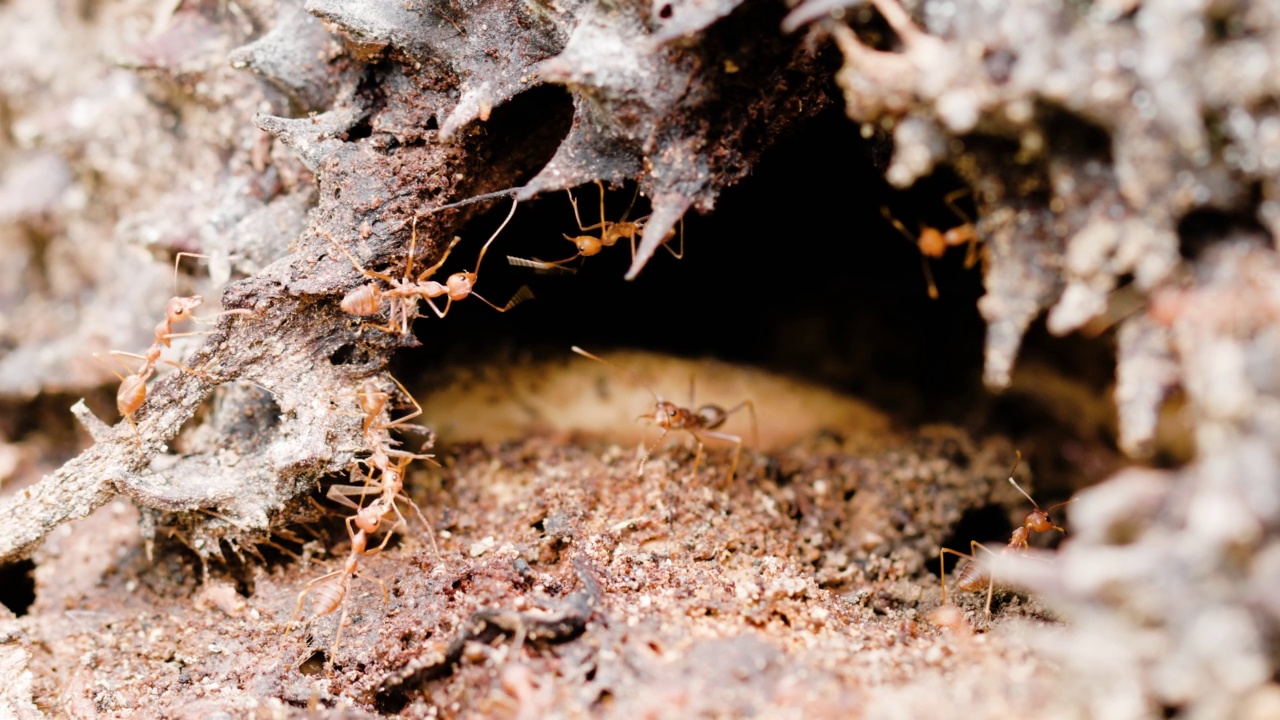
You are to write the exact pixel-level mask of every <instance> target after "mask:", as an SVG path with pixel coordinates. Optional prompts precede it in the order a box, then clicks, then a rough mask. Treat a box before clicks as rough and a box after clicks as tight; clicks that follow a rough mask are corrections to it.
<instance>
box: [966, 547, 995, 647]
mask: <svg viewBox="0 0 1280 720" xmlns="http://www.w3.org/2000/svg"><path fill="white" fill-rule="evenodd" d="M978 548H982V549H983V550H985V551H986V552H987V553H988V554H989V555H991V556H993V557H994V556H995V554H996V553H995V551H994V550H992V549H991V548H989V547H987V546H986V545H983V544H982V543H980V542H978V541H977V540H971V541H969V552H971V553H973V554H974V556H975V557H974V561H975V562H977V554H978ZM995 591H996V574H995V573H994V572H992V573H990V574H988V575H987V606H986V611H985V612H984V613H983V616H982V631H983V632H986V631H987V630H988V629H989V628H990V627H991V598H992V597H994V596H995Z"/></svg>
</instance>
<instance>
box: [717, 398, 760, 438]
mask: <svg viewBox="0 0 1280 720" xmlns="http://www.w3.org/2000/svg"><path fill="white" fill-rule="evenodd" d="M742 408H746V409H747V414H748V415H750V416H751V445H752V446H753V447H759V446H760V427H759V425H758V424H757V423H756V404H755V403H753V402H751V401H750V400H743V401H742V402H740V403H738V404H737V405H734V406H733V407H731V408H729V409H728V410H726V411H725V413H724V414H725V417H728V416H729V415H732V414H734V413H736V412H738V411H739V410H741V409H742Z"/></svg>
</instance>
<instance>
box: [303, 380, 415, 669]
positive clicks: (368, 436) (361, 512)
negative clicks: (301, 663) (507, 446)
mask: <svg viewBox="0 0 1280 720" xmlns="http://www.w3.org/2000/svg"><path fill="white" fill-rule="evenodd" d="M391 380H392V382H394V383H395V384H396V387H397V388H399V389H400V391H401V392H402V393H403V394H404V396H405V397H407V398H409V401H410V402H411V403H413V406H414V410H413V411H412V412H410V413H409V414H407V415H404V416H402V417H399V418H396V419H394V420H387V421H383V420H382V416H383V414H384V412H385V411H386V409H387V406H388V405H389V404H390V402H391V399H392V396H391V394H390V393H387V392H384V391H382V390H381V389H379V388H378V386H377V384H376V383H375V382H374V381H373V380H366V381H365V383H364V385H363V387H362V388H361V389H360V391H359V392H357V393H356V394H355V397H356V401H357V404H358V405H359V406H360V410H361V412H360V413H359V415H360V416H361V417H362V418H363V421H362V424H361V435H362V437H363V440H364V443H365V447H364V448H363V449H364V450H368V451H369V453H370V454H369V456H368V457H367V458H365V459H364V460H361V461H357V462H355V463H353V466H352V468H351V479H352V481H353V483H352V484H349V485H333V486H331V487H330V488H329V490H328V492H327V493H326V495H325V497H327V498H328V499H329V500H332V501H334V502H337V503H340V504H342V505H345V506H347V507H349V508H352V509H354V510H355V514H354V515H352V516H350V517H348V518H347V519H346V525H347V534H348V536H349V537H350V538H351V551H350V553H348V555H347V559H346V561H345V562H344V564H343V567H342V569H340V570H335V571H333V572H330V573H327V574H325V575H322V576H320V577H318V578H316V579H314V580H311V581H310V582H308V583H307V584H306V585H305V586H304V587H303V589H302V592H300V593H299V594H298V600H297V603H296V604H295V606H294V610H293V613H292V614H291V615H290V617H289V621H288V623H287V624H286V628H287V627H290V626H292V625H293V623H294V621H295V620H297V618H298V616H299V615H300V614H301V613H302V609H303V607H304V603H305V601H306V597H307V595H308V594H310V593H314V594H315V596H316V597H315V600H314V602H313V609H314V611H313V613H312V615H311V617H310V618H309V620H314V619H316V618H320V617H323V616H325V615H328V614H329V613H332V612H333V611H334V610H336V609H337V608H338V607H339V606H341V607H342V616H341V617H340V618H339V619H338V628H337V632H336V633H335V636H334V641H333V647H332V649H331V651H330V657H333V656H334V655H335V654H336V653H337V650H338V646H339V644H340V642H341V640H342V629H343V626H344V625H345V624H346V620H347V614H348V611H347V603H346V597H347V592H348V590H349V589H350V585H351V580H352V579H353V578H357V577H359V578H364V579H366V580H371V581H374V582H377V583H378V584H379V585H380V586H382V592H383V599H384V602H385V600H386V595H387V593H386V586H385V584H383V583H382V581H381V580H379V579H378V578H374V577H369V576H366V575H363V574H362V573H360V571H359V564H360V558H362V557H364V556H366V555H372V554H374V553H377V552H381V551H382V550H384V549H385V548H386V546H387V543H389V542H390V541H391V536H392V535H393V534H394V532H395V530H396V529H397V528H399V527H400V526H402V525H407V524H408V521H407V520H406V519H405V517H404V514H403V513H401V512H400V508H399V506H397V505H396V502H397V501H399V502H402V503H406V504H408V505H409V506H410V507H412V508H413V510H414V512H415V513H416V514H417V516H418V519H419V520H421V521H422V524H423V525H425V526H426V528H427V536H428V538H429V539H430V541H431V547H432V548H433V549H434V550H435V552H436V555H437V556H438V555H439V553H440V551H439V549H438V548H436V542H435V535H434V533H433V532H432V530H431V523H430V522H428V521H427V519H426V517H425V516H424V515H423V513H422V510H421V509H420V508H419V507H418V505H417V503H415V502H414V501H413V499H412V498H410V497H409V496H408V495H407V494H405V492H404V478H405V468H406V467H407V466H408V465H409V463H411V462H413V461H414V460H417V459H426V460H430V461H431V462H435V460H434V458H433V456H431V455H426V454H419V453H412V452H408V451H404V450H398V449H394V448H393V446H394V445H396V444H397V443H396V441H394V440H393V439H392V438H391V433H390V430H391V428H395V427H418V426H411V425H410V424H409V422H408V421H409V420H412V419H413V418H416V417H418V416H419V415H421V414H422V408H421V406H419V405H418V402H417V401H416V400H414V399H413V396H412V395H410V394H409V391H408V390H406V389H405V387H404V385H402V384H400V381H399V380H396V379H395V378H392V379H391ZM392 458H395V461H394V462H393V461H392ZM360 463H364V464H366V465H367V466H368V468H369V474H368V475H365V474H364V473H362V472H361V471H360V469H359V464H360ZM356 480H359V481H360V482H358V483H357V482H355V481H356ZM370 495H372V496H374V498H373V501H372V502H371V503H370V504H368V505H364V504H363V502H357V501H355V500H352V499H351V498H352V497H358V498H361V500H363V498H365V497H367V496H370ZM393 514H394V516H395V518H396V521H395V524H393V525H392V526H391V527H389V528H387V533H386V535H384V536H383V538H382V542H381V543H380V544H379V545H378V546H377V547H375V548H372V549H369V547H368V545H369V538H371V537H372V536H374V535H376V534H377V533H378V532H379V531H380V530H381V529H382V522H383V520H385V519H386V518H387V517H388V516H390V515H393Z"/></svg>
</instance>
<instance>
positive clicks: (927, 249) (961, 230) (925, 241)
mask: <svg viewBox="0 0 1280 720" xmlns="http://www.w3.org/2000/svg"><path fill="white" fill-rule="evenodd" d="M967 192H969V191H968V190H966V189H964V188H961V189H959V190H955V191H952V192H950V193H947V195H946V196H945V197H943V198H942V201H943V202H945V203H946V204H947V207H949V208H951V211H952V212H954V213H955V214H956V216H957V217H959V218H960V219H962V220H964V221H965V222H964V224H963V225H957V226H956V227H953V228H951V229H949V230H945V231H944V230H938V229H937V228H932V227H929V226H928V225H922V226H921V228H920V234H919V236H918V237H913V236H912V235H911V233H910V232H908V231H907V228H906V227H904V226H903V224H902V223H901V222H900V221H899V220H898V219H897V218H895V217H894V216H893V215H892V214H891V213H890V212H889V208H884V207H882V208H880V212H881V213H883V214H884V217H885V219H886V220H888V221H889V222H890V223H891V224H892V225H893V226H894V227H895V228H897V229H898V231H899V232H901V233H902V234H903V235H904V236H905V237H906V238H907V240H909V241H911V243H912V244H913V245H915V246H916V247H918V248H919V249H920V263H921V265H922V266H923V267H924V277H925V281H926V282H928V283H929V297H930V299H933V300H937V299H938V286H937V284H935V283H934V281H933V270H931V269H930V268H929V258H934V259H935V260H936V259H939V258H941V257H942V256H943V255H945V254H946V253H947V250H948V249H950V248H953V247H958V246H960V245H964V244H968V245H969V250H968V251H967V252H966V253H965V256H964V266H965V269H969V268H972V267H973V266H974V265H975V264H977V262H978V230H977V228H975V227H974V225H973V222H972V221H971V220H969V216H967V215H965V214H964V212H962V211H961V210H960V208H959V207H958V206H956V204H955V199H956V198H957V197H960V196H961V195H964V194H965V193H967Z"/></svg>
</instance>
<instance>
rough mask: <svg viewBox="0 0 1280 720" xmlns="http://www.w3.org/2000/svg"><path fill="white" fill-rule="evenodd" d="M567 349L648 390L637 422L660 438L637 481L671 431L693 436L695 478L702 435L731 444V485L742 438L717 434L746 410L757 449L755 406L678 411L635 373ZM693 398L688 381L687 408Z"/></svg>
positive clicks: (642, 463)
mask: <svg viewBox="0 0 1280 720" xmlns="http://www.w3.org/2000/svg"><path fill="white" fill-rule="evenodd" d="M570 349H571V350H573V351H574V352H575V353H577V354H579V355H581V356H583V357H585V358H588V359H590V360H595V361H596V362H598V363H601V364H602V365H607V366H609V367H611V368H613V369H615V370H621V371H622V372H625V373H628V374H629V375H631V377H632V378H634V379H635V380H636V382H638V383H639V384H640V385H641V386H643V387H644V389H646V390H648V391H649V394H650V395H652V396H653V399H654V406H653V410H652V411H650V412H649V413H648V414H645V415H641V416H640V418H638V419H644V420H649V421H651V422H653V424H655V425H657V426H658V427H660V428H662V435H661V436H659V437H658V439H657V441H656V442H654V443H653V444H652V445H650V446H649V447H648V448H646V449H645V451H644V455H643V456H642V457H641V458H640V465H639V467H638V468H637V469H636V476H637V477H639V476H640V475H641V474H642V473H644V466H645V463H646V462H648V460H649V454H650V453H651V452H653V449H654V448H656V447H657V446H658V445H659V444H660V443H661V442H662V441H663V439H665V438H666V437H667V433H669V432H671V431H672V430H683V431H685V432H687V433H689V434H690V435H692V436H693V440H694V442H696V443H697V445H698V448H697V452H696V453H695V454H694V458H693V472H694V473H695V474H696V473H697V472H698V464H699V463H700V462H701V460H702V436H703V435H706V436H707V437H712V438H716V439H717V440H726V441H728V442H731V443H733V444H734V449H733V465H732V467H730V469H729V482H733V478H734V475H735V474H736V473H737V471H738V458H739V456H741V454H742V438H741V437H739V436H737V435H730V434H729V433H726V432H719V431H718V430H717V428H719V427H720V426H721V425H723V424H724V423H725V421H726V420H728V419H729V416H730V415H732V414H734V413H736V412H738V411H739V410H741V409H742V408H744V407H745V408H746V409H747V412H748V413H750V415H751V435H752V442H753V444H755V445H759V441H760V433H759V430H758V428H757V425H756V409H755V405H754V404H752V402H751V401H750V400H743V401H742V402H740V403H738V404H737V405H734V406H733V407H731V408H729V409H728V410H725V409H724V408H722V407H720V406H719V405H712V404H706V405H703V406H701V407H699V408H698V409H697V410H690V409H689V408H684V407H680V406H679V405H676V404H675V403H673V402H671V401H669V400H663V399H662V396H661V395H659V394H658V393H657V392H655V391H654V390H653V388H651V387H649V385H648V384H647V383H645V382H644V381H643V380H641V379H640V376H639V375H638V374H636V373H635V372H634V371H632V370H629V369H627V368H624V367H621V366H618V365H614V364H613V363H611V362H609V361H608V360H605V359H603V358H600V357H597V356H595V355H592V354H591V353H589V352H587V351H586V350H583V349H582V348H580V347H578V346H576V345H575V346H573V347H572V348H570ZM693 395H694V392H693V381H692V380H690V382H689V405H690V407H692V406H693V404H694V398H693Z"/></svg>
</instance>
